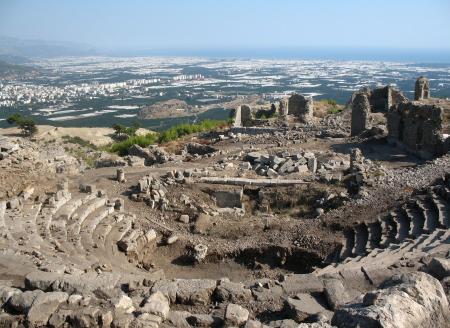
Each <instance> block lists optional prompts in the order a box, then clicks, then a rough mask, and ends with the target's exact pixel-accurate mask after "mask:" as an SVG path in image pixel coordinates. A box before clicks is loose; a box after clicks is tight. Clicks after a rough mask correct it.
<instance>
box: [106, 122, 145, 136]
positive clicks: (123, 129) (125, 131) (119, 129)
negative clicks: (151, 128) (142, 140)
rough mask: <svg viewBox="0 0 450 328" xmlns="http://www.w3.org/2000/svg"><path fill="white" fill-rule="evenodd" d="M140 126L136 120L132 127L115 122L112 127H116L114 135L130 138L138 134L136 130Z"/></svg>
mask: <svg viewBox="0 0 450 328" xmlns="http://www.w3.org/2000/svg"><path fill="white" fill-rule="evenodd" d="M139 127H140V126H139V123H137V122H136V123H134V124H133V126H131V127H127V126H125V125H123V124H114V125H113V127H112V128H113V129H114V135H115V136H116V137H117V138H124V137H126V138H129V137H134V136H136V132H137V130H139Z"/></svg>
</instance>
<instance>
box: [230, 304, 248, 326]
mask: <svg viewBox="0 0 450 328" xmlns="http://www.w3.org/2000/svg"><path fill="white" fill-rule="evenodd" d="M249 314H250V313H249V312H248V310H247V309H244V308H243V307H242V306H240V305H237V304H233V303H230V304H228V306H227V309H226V310H225V324H227V325H236V326H240V325H242V324H244V323H245V322H246V321H247V320H248V316H249Z"/></svg>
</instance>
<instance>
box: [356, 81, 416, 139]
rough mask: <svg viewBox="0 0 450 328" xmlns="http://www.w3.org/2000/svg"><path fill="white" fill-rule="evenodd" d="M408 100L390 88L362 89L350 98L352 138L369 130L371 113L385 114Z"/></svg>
mask: <svg viewBox="0 0 450 328" xmlns="http://www.w3.org/2000/svg"><path fill="white" fill-rule="evenodd" d="M407 101H408V99H407V98H406V97H405V96H404V95H403V94H402V93H401V92H400V91H398V90H396V89H395V88H394V87H392V86H385V87H381V88H375V89H373V90H371V89H369V88H368V87H365V88H362V89H361V90H359V91H357V92H355V93H354V94H353V95H352V98H351V107H352V127H351V134H352V136H355V135H358V134H360V133H362V132H364V131H366V130H368V129H370V128H371V122H370V118H371V116H370V114H371V113H387V112H388V110H389V109H390V108H391V107H392V106H394V105H397V104H400V103H404V102H407Z"/></svg>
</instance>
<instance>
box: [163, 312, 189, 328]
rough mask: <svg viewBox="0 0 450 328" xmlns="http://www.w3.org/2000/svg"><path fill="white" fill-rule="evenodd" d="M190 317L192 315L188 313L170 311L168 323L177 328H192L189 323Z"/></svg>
mask: <svg viewBox="0 0 450 328" xmlns="http://www.w3.org/2000/svg"><path fill="white" fill-rule="evenodd" d="M190 316H191V314H190V313H189V312H187V311H170V312H169V315H168V317H167V318H166V322H168V323H170V324H171V325H172V326H173V327H177V328H191V325H190V324H189V323H188V322H187V318H189V317H190Z"/></svg>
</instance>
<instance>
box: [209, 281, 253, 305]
mask: <svg viewBox="0 0 450 328" xmlns="http://www.w3.org/2000/svg"><path fill="white" fill-rule="evenodd" d="M215 295H216V299H217V300H218V301H219V302H227V301H228V302H232V303H238V302H245V301H248V300H250V299H251V297H252V292H251V290H250V289H248V288H245V286H244V284H241V283H236V282H230V281H223V282H221V283H220V285H219V286H218V287H217V289H216V293H215Z"/></svg>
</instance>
